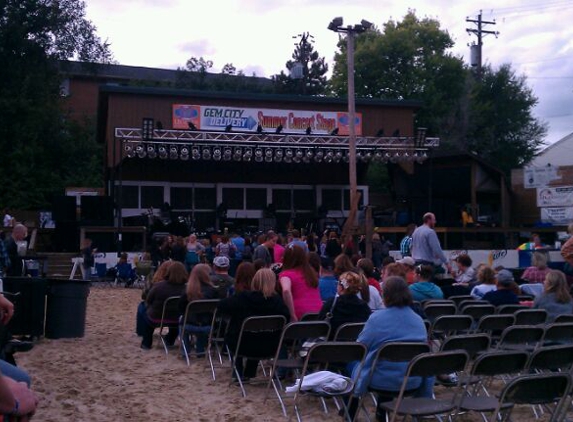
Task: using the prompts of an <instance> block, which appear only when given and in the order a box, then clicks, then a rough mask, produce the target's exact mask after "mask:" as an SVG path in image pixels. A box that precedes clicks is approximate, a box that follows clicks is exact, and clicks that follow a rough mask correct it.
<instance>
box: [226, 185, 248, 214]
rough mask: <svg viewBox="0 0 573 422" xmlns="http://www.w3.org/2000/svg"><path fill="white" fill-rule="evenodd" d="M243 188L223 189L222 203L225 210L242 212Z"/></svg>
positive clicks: (243, 203)
mask: <svg viewBox="0 0 573 422" xmlns="http://www.w3.org/2000/svg"><path fill="white" fill-rule="evenodd" d="M243 192H244V189H243V188H223V203H224V204H225V205H226V206H227V209H233V210H242V209H244V208H245V201H244V200H243Z"/></svg>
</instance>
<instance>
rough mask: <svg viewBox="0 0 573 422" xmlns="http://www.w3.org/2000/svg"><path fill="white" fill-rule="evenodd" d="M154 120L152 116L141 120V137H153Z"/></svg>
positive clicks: (144, 138) (145, 139)
mask: <svg viewBox="0 0 573 422" xmlns="http://www.w3.org/2000/svg"><path fill="white" fill-rule="evenodd" d="M154 123H155V122H154V120H153V119H152V118H150V117H144V118H143V119H142V122H141V138H142V139H143V140H144V141H147V140H149V139H153V127H154V126H155V124H154Z"/></svg>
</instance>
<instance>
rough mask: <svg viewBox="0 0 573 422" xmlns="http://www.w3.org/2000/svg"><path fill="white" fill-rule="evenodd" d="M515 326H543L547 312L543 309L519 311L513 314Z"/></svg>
mask: <svg viewBox="0 0 573 422" xmlns="http://www.w3.org/2000/svg"><path fill="white" fill-rule="evenodd" d="M514 315H515V325H537V324H545V321H546V320H547V311H546V310H545V309H521V310H519V311H517V312H515V314H514Z"/></svg>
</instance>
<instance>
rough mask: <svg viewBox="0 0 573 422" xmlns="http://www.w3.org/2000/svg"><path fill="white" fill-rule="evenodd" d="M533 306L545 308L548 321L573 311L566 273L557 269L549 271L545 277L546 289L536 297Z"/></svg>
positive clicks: (572, 300)
mask: <svg viewBox="0 0 573 422" xmlns="http://www.w3.org/2000/svg"><path fill="white" fill-rule="evenodd" d="M533 308H535V309H545V310H546V311H547V321H548V322H553V321H554V320H555V318H557V316H559V315H562V314H572V313H573V299H572V298H571V295H570V294H569V286H568V285H567V280H566V278H565V274H563V273H562V272H561V271H557V270H551V271H549V273H548V274H547V277H545V289H544V291H543V293H542V294H541V295H540V296H538V297H536V298H535V301H534V302H533Z"/></svg>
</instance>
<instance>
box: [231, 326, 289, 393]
mask: <svg viewBox="0 0 573 422" xmlns="http://www.w3.org/2000/svg"><path fill="white" fill-rule="evenodd" d="M285 324H286V318H285V317H284V316H283V315H266V316H252V317H249V318H247V319H245V320H244V321H243V324H242V325H241V331H240V332H239V338H238V340H237V344H236V346H235V348H234V350H233V351H231V350H230V349H229V345H226V347H227V352H228V353H229V355H230V356H231V366H232V370H233V372H234V374H235V376H236V378H237V382H238V383H239V387H240V388H241V394H242V395H243V397H247V392H246V390H245V386H244V384H243V379H242V378H243V374H240V373H239V370H238V369H237V359H243V358H245V359H253V360H259V361H261V360H264V359H272V358H273V357H274V356H275V354H276V350H277V347H278V343H279V341H280V340H279V339H280V334H281V332H282V330H283V328H284V326H285ZM274 336H276V343H275V344H273V345H272V347H271V346H268V349H264V348H262V347H260V348H259V349H258V350H257V352H248V351H246V350H245V347H246V346H245V345H249V344H251V345H252V344H253V343H258V344H259V346H261V343H262V342H267V341H268V342H271V341H272V340H273V339H272V337H274ZM271 350H272V351H271Z"/></svg>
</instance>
